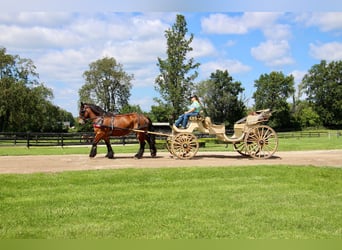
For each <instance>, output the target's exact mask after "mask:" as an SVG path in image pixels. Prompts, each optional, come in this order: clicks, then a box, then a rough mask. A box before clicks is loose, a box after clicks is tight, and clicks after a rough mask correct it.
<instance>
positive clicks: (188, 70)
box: [155, 15, 199, 119]
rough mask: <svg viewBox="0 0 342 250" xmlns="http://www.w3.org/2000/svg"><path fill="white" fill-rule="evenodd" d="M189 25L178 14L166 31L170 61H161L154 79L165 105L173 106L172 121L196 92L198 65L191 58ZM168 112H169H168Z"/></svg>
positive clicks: (168, 59) (168, 58) (159, 59)
mask: <svg viewBox="0 0 342 250" xmlns="http://www.w3.org/2000/svg"><path fill="white" fill-rule="evenodd" d="M187 32H188V28H187V23H186V20H185V17H184V16H183V15H177V17H176V22H175V24H174V25H173V26H172V27H171V29H168V30H166V31H165V37H166V39H167V51H166V53H167V58H166V59H164V60H163V59H161V58H158V63H157V66H158V67H159V70H160V74H159V76H158V77H157V78H156V80H155V83H156V85H155V89H156V90H157V91H158V92H159V93H160V95H161V97H162V99H163V100H164V101H165V103H166V105H169V106H171V107H172V114H170V115H171V116H172V119H175V118H176V117H177V116H178V115H179V114H181V113H183V109H184V106H186V105H188V104H189V98H190V96H191V93H192V91H193V89H194V83H193V81H194V79H195V78H196V77H197V75H198V73H197V72H196V69H197V68H198V67H199V63H195V62H194V59H193V58H190V59H189V58H188V57H187V55H188V52H190V51H192V47H190V44H191V42H192V40H193V34H191V35H190V37H189V38H187ZM166 112H167V111H166Z"/></svg>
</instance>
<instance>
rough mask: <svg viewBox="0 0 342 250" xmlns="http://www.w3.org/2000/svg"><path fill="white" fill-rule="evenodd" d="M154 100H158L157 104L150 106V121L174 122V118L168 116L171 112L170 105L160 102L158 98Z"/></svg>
mask: <svg viewBox="0 0 342 250" xmlns="http://www.w3.org/2000/svg"><path fill="white" fill-rule="evenodd" d="M155 101H156V102H158V105H156V106H154V105H152V107H151V113H150V118H151V120H152V121H156V122H170V123H173V122H174V118H173V117H170V114H172V107H171V106H170V105H167V104H165V103H162V102H161V101H160V100H158V99H155Z"/></svg>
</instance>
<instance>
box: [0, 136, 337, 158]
mask: <svg viewBox="0 0 342 250" xmlns="http://www.w3.org/2000/svg"><path fill="white" fill-rule="evenodd" d="M200 141H204V140H203V139H200ZM214 141H215V140H209V142H207V143H206V145H205V148H200V149H199V151H200V152H201V151H203V152H204V151H234V149H233V146H232V144H227V145H228V147H227V145H226V144H222V143H219V144H218V143H215V142H214ZM160 143H163V141H160ZM113 149H114V151H115V152H116V153H132V154H133V153H136V152H137V151H138V145H137V144H127V145H125V146H122V145H116V146H113ZM327 149H342V136H340V137H336V136H335V137H330V138H329V137H309V138H279V146H278V151H298V150H327ZM146 150H147V151H148V146H146ZM158 151H165V150H158ZM89 152H90V146H85V147H64V148H62V147H31V148H29V149H28V148H26V147H23V146H12V147H0V156H3V155H66V154H89ZM98 153H102V154H104V153H106V147H105V146H99V147H98Z"/></svg>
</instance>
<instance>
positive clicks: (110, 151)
mask: <svg viewBox="0 0 342 250" xmlns="http://www.w3.org/2000/svg"><path fill="white" fill-rule="evenodd" d="M104 141H105V143H106V146H107V154H106V157H107V158H108V159H113V158H114V151H113V148H112V145H110V140H109V136H108V137H106V138H105V139H104Z"/></svg>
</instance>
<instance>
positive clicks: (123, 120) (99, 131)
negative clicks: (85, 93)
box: [79, 103, 157, 159]
mask: <svg viewBox="0 0 342 250" xmlns="http://www.w3.org/2000/svg"><path fill="white" fill-rule="evenodd" d="M87 120H91V121H92V123H93V128H94V133H95V137H94V140H93V142H92V148H91V150H90V154H89V157H95V156H96V154H97V144H98V143H99V141H100V140H101V139H103V140H104V141H105V143H106V146H107V154H106V157H108V158H110V159H113V158H114V151H113V149H112V146H111V144H110V140H109V138H110V136H125V135H128V134H129V133H132V132H135V133H136V135H137V139H138V140H139V144H140V147H139V150H138V152H137V153H136V154H135V156H134V157H135V158H137V159H140V158H142V157H143V154H144V151H145V145H146V142H145V141H147V143H148V144H149V147H150V152H151V156H152V157H156V155H157V149H156V145H155V135H154V134H153V133H152V134H149V133H147V132H148V131H153V130H154V129H153V126H152V121H151V120H150V118H148V117H146V116H144V115H142V114H138V113H129V114H113V113H109V112H106V111H104V110H103V109H102V108H100V107H99V106H97V105H94V104H87V103H81V106H80V111H79V123H80V124H84V123H85V122H86V121H87ZM134 130H139V132H136V131H134ZM141 131H143V132H141Z"/></svg>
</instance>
